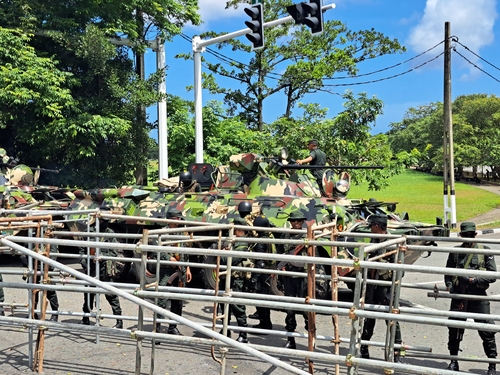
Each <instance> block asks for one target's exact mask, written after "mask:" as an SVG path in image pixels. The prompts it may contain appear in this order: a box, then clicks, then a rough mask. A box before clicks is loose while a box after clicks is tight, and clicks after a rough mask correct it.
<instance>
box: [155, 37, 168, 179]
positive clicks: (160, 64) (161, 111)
mask: <svg viewBox="0 0 500 375" xmlns="http://www.w3.org/2000/svg"><path fill="white" fill-rule="evenodd" d="M165 68H166V57H165V43H164V41H163V40H162V39H161V38H160V37H157V38H156V71H160V70H163V71H165ZM158 93H159V94H160V95H162V98H161V99H160V101H159V102H158V148H159V159H158V174H159V179H160V180H161V179H163V178H168V132H167V98H166V95H167V76H166V74H165V77H164V79H163V80H162V81H161V82H160V84H159V85H158Z"/></svg>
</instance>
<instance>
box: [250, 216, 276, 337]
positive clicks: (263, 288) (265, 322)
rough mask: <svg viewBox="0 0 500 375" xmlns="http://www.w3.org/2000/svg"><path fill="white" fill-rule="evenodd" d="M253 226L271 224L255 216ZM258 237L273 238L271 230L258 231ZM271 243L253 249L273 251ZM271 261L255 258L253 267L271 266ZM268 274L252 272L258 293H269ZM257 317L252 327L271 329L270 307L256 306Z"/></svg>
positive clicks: (268, 252)
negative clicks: (256, 322)
mask: <svg viewBox="0 0 500 375" xmlns="http://www.w3.org/2000/svg"><path fill="white" fill-rule="evenodd" d="M253 226H254V227H262V228H269V227H270V226H271V224H270V223H269V220H268V219H267V218H266V217H264V216H257V217H256V218H255V220H254V222H253ZM257 235H258V237H259V238H274V237H273V234H272V233H271V232H264V231H258V232H257ZM273 246H274V245H273V244H271V243H257V244H255V246H254V248H253V251H254V252H256V253H266V254H271V253H273ZM271 265H272V262H271V261H265V260H255V268H256V269H258V268H271ZM270 276H271V275H270V274H267V273H252V283H251V284H252V285H255V291H256V292H257V293H259V294H270V285H269V281H268V280H269V278H270ZM256 315H257V319H259V324H256V325H254V326H252V327H253V328H261V329H273V324H272V322H271V309H270V308H268V307H261V306H257V312H256Z"/></svg>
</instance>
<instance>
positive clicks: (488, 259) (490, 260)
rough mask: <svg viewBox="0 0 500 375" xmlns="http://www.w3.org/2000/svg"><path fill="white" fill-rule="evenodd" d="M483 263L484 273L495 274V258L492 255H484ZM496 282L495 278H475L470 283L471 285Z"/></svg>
mask: <svg viewBox="0 0 500 375" xmlns="http://www.w3.org/2000/svg"><path fill="white" fill-rule="evenodd" d="M484 263H485V267H486V271H492V272H496V271H497V266H496V264H495V257H494V256H493V255H485V256H484ZM495 281H496V279H495V278H493V277H476V278H474V279H473V281H472V283H473V284H485V283H487V284H491V283H494V282H495Z"/></svg>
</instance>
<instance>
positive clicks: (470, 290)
mask: <svg viewBox="0 0 500 375" xmlns="http://www.w3.org/2000/svg"><path fill="white" fill-rule="evenodd" d="M457 247H465V246H463V244H462V245H460V246H457ZM474 248H475V249H489V248H488V247H486V246H482V245H478V244H474ZM469 258H470V260H469ZM480 258H482V260H481V259H480ZM467 263H468V264H467ZM446 267H448V268H464V269H476V270H479V269H481V270H487V271H493V272H496V270H497V268H496V265H495V259H494V257H493V256H486V255H484V256H481V257H480V256H479V255H478V254H457V253H450V254H449V256H448V260H447V262H446ZM444 280H445V283H446V286H447V287H448V288H450V293H458V294H470V295H475V296H486V295H487V294H486V289H488V287H489V284H490V283H493V282H495V281H496V280H495V278H474V279H473V281H472V282H470V281H469V280H468V277H465V279H464V278H460V277H455V278H454V277H453V276H452V275H445V277H444ZM450 311H461V312H470V313H479V314H489V313H490V302H489V301H487V300H482V301H476V300H463V299H452V300H451V306H450ZM449 319H451V320H461V321H465V319H460V318H449ZM474 321H476V322H478V323H486V324H495V322H494V321H493V320H489V319H484V320H483V319H474ZM478 333H479V336H480V337H481V340H483V348H484V352H485V354H486V356H487V357H488V358H495V357H496V356H497V346H496V342H495V332H489V331H478ZM463 335H464V329H463V328H456V327H449V328H448V350H449V351H450V355H458V351H459V350H460V342H461V341H462V339H463Z"/></svg>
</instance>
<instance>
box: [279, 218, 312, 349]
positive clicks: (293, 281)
mask: <svg viewBox="0 0 500 375" xmlns="http://www.w3.org/2000/svg"><path fill="white" fill-rule="evenodd" d="M305 220H306V218H305V217H304V215H303V214H302V213H301V212H300V211H292V212H291V213H290V216H289V217H288V221H289V222H290V224H291V226H292V229H302V225H303V224H304V222H305ZM305 237H306V234H305V233H302V234H294V235H291V234H290V233H285V234H283V235H282V236H281V238H282V239H286V240H299V239H302V238H305ZM277 250H278V253H280V254H289V255H291V254H293V255H297V256H302V255H307V248H306V247H305V246H304V245H279V246H278V249H277ZM279 266H280V267H281V266H282V265H281V264H280V265H279ZM305 266H306V265H305V263H300V262H297V263H293V264H292V262H285V265H284V266H283V268H282V270H284V271H291V272H304V267H305ZM283 284H284V287H285V296H287V297H299V298H303V297H304V296H305V291H306V285H307V281H306V279H304V278H303V277H298V276H283ZM296 313H297V312H296V311H294V310H287V312H286V318H285V329H286V331H287V332H294V331H295V329H296V328H297V320H296V319H295V314H296ZM300 313H301V314H302V316H303V317H304V322H305V328H306V329H307V327H308V319H307V312H305V311H302V312H300ZM285 348H287V349H296V348H297V346H296V344H295V338H294V337H289V338H288V341H287V343H286V345H285Z"/></svg>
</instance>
